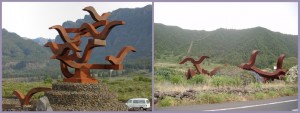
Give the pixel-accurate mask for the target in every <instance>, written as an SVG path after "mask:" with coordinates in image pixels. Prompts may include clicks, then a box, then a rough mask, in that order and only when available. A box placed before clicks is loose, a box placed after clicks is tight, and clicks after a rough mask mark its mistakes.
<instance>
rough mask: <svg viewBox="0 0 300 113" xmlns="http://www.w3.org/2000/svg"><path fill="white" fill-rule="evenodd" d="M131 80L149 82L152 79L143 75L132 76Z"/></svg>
mask: <svg viewBox="0 0 300 113" xmlns="http://www.w3.org/2000/svg"><path fill="white" fill-rule="evenodd" d="M133 81H144V82H151V81H152V79H151V78H147V77H144V76H135V77H133Z"/></svg>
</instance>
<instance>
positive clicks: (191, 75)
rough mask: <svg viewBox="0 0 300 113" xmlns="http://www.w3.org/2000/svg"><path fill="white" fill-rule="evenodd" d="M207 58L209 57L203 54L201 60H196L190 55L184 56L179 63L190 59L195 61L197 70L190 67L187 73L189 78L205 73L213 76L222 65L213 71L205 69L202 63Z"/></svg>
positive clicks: (192, 61)
mask: <svg viewBox="0 0 300 113" xmlns="http://www.w3.org/2000/svg"><path fill="white" fill-rule="evenodd" d="M206 58H209V57H208V56H201V57H200V58H199V60H197V61H196V60H194V59H193V58H190V57H186V58H184V59H183V60H182V61H181V62H180V63H179V64H184V63H186V62H187V61H190V62H191V63H193V65H194V67H195V68H196V71H195V70H193V69H188V70H187V73H186V74H185V76H186V78H187V79H190V78H192V77H193V76H195V75H196V74H204V75H208V76H213V75H215V74H216V73H217V71H219V70H220V67H216V68H214V69H213V70H212V71H211V72H209V71H207V70H205V69H202V68H201V66H200V63H201V62H202V61H203V60H204V59H206Z"/></svg>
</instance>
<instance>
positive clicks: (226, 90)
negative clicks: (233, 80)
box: [154, 86, 298, 104]
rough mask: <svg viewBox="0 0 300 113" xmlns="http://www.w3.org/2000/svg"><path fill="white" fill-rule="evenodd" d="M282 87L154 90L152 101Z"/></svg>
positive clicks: (237, 93) (267, 90) (241, 93)
mask: <svg viewBox="0 0 300 113" xmlns="http://www.w3.org/2000/svg"><path fill="white" fill-rule="evenodd" d="M286 87H290V88H293V89H295V90H296V89H298V88H297V87H296V86H286ZM281 90H282V87H265V88H257V89H256V88H255V89H253V88H230V87H228V88H215V89H207V90H201V91H197V90H193V89H190V90H186V91H184V92H178V91H172V92H160V91H155V92H154V103H155V104H156V103H157V102H158V101H160V100H162V99H164V98H166V97H167V96H169V97H173V98H177V99H192V100H194V99H196V96H197V95H199V94H201V93H209V94H222V93H230V94H235V95H246V94H250V93H255V92H269V91H281Z"/></svg>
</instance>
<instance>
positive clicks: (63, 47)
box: [44, 6, 136, 83]
mask: <svg viewBox="0 0 300 113" xmlns="http://www.w3.org/2000/svg"><path fill="white" fill-rule="evenodd" d="M83 10H84V11H88V12H89V14H90V15H91V17H92V19H93V20H94V21H95V22H94V23H92V24H91V23H83V24H82V25H81V26H80V27H79V28H64V27H63V26H60V25H55V26H52V27H50V28H49V29H55V30H57V32H58V33H59V35H60V37H61V39H62V40H63V42H64V43H63V44H57V43H56V42H47V43H46V44H45V45H44V46H45V47H50V49H51V51H52V52H53V54H54V55H53V56H52V57H51V58H52V59H58V60H60V67H61V71H62V73H63V75H64V76H65V77H66V78H65V79H64V80H63V81H64V82H78V83H98V81H97V80H96V79H94V78H92V77H91V75H90V69H113V70H121V69H123V65H122V62H123V60H124V58H125V56H126V55H127V53H128V52H130V51H132V52H135V51H136V50H135V48H134V47H132V46H125V47H124V48H123V49H122V50H121V51H120V52H119V54H118V55H117V56H116V57H114V56H107V57H106V59H105V60H107V61H109V62H110V63H111V64H89V63H88V60H89V59H90V57H91V53H92V50H93V49H94V48H95V47H105V46H106V38H107V36H108V34H109V33H110V31H111V30H112V29H113V28H114V27H116V26H119V25H124V24H125V22H124V21H112V22H110V21H108V20H107V17H108V16H109V15H110V14H109V13H103V14H102V15H101V16H100V15H99V14H98V13H97V12H96V10H95V9H94V8H93V7H91V6H88V7H86V8H84V9H83ZM101 26H103V27H104V28H103V30H102V31H101V32H99V31H97V28H98V27H101ZM68 33H75V35H74V37H70V36H69V35H68ZM86 37H92V39H88V43H87V45H86V46H85V49H84V51H83V54H82V56H81V54H80V52H82V50H80V48H79V46H80V44H81V38H86ZM68 67H71V68H75V73H71V72H70V71H69V70H68Z"/></svg>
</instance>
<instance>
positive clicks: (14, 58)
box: [2, 5, 152, 77]
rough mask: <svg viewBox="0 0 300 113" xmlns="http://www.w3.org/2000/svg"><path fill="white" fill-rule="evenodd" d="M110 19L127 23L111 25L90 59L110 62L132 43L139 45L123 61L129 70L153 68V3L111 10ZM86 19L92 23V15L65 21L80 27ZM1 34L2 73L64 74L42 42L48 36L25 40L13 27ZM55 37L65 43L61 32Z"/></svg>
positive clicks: (10, 74)
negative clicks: (113, 26)
mask: <svg viewBox="0 0 300 113" xmlns="http://www.w3.org/2000/svg"><path fill="white" fill-rule="evenodd" d="M87 14H88V13H87ZM108 19H109V20H110V21H113V20H123V21H125V22H126V24H125V25H121V26H117V27H115V28H114V29H112V31H111V32H110V34H109V35H108V37H107V39H106V43H107V46H106V47H97V48H95V49H94V50H93V53H92V56H91V59H90V60H89V62H90V63H109V62H107V61H105V57H106V56H108V55H114V56H116V55H117V54H118V53H119V51H120V50H121V49H122V48H123V47H124V46H127V45H131V46H133V47H135V48H136V51H137V52H135V53H129V54H128V55H127V56H126V58H125V61H124V63H123V64H124V65H125V68H126V70H136V69H147V70H149V71H151V68H152V63H151V62H152V42H151V40H152V6H151V5H148V6H145V7H142V8H131V9H130V8H120V9H117V10H115V11H112V12H111V16H110V17H109V18H108ZM85 22H89V23H93V21H92V18H91V17H90V15H85V16H84V18H83V19H78V20H77V21H76V22H72V21H66V22H64V23H63V24H62V25H63V26H64V27H66V28H68V27H79V26H80V25H81V24H82V23H85ZM58 25H60V23H58ZM101 29H102V28H100V29H98V30H101ZM2 37H3V53H2V56H3V63H2V66H3V77H23V76H46V75H50V76H57V75H59V74H60V75H61V72H60V68H59V61H58V60H54V59H50V57H51V56H52V55H53V54H52V52H51V51H50V50H49V48H46V47H43V46H41V45H43V44H44V43H45V42H47V41H48V40H47V39H44V38H37V39H34V40H25V39H24V38H23V37H21V36H19V35H18V34H16V33H13V31H7V30H5V29H2ZM84 39H85V40H83V41H82V44H81V46H80V48H81V49H82V50H84V47H85V44H86V43H87V39H88V38H84ZM54 41H55V42H57V43H62V41H61V39H60V37H59V36H57V37H55V39H54ZM39 44H40V45H39Z"/></svg>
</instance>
